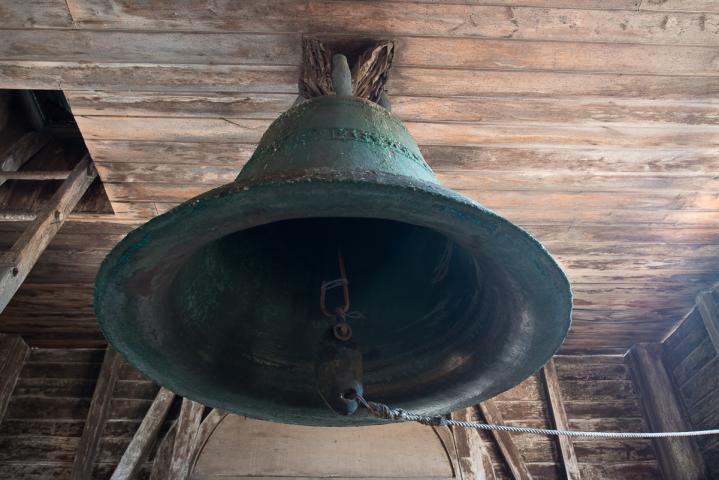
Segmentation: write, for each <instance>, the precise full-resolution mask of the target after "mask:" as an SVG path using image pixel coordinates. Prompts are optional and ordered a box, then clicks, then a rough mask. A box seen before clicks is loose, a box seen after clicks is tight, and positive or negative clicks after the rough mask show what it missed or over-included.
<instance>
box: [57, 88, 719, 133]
mask: <svg viewBox="0 0 719 480" xmlns="http://www.w3.org/2000/svg"><path fill="white" fill-rule="evenodd" d="M67 97H68V101H69V102H70V104H71V105H72V110H73V113H74V114H75V115H111V116H112V115H117V116H148V117H157V116H168V117H230V118H259V119H274V118H275V117H277V115H279V114H280V113H282V112H283V111H285V110H287V109H288V108H290V107H291V106H292V104H293V102H294V100H295V99H296V96H295V95H293V94H228V93H206V94H191V93H185V94H166V93H161V92H146V93H143V92H113V91H110V92H108V91H101V92H98V91H78V92H72V91H71V92H68V93H67ZM392 112H393V113H394V114H395V115H397V116H399V117H400V118H401V119H402V120H404V121H444V122H450V121H451V122H482V123H504V122H558V123H559V122H577V123H588V122H598V123H604V122H663V123H678V124H684V123H686V124H691V125H699V124H713V125H716V124H719V114H717V113H716V104H715V103H713V102H709V101H695V102H690V101H687V100H661V99H659V100H657V99H650V100H645V99H623V100H621V101H617V98H616V97H607V98H601V97H579V98H568V97H567V98H561V97H560V98H551V99H549V98H522V97H498V96H487V97H477V96H472V97H455V98H447V97H441V96H436V97H428V96H408V95H393V96H392Z"/></svg>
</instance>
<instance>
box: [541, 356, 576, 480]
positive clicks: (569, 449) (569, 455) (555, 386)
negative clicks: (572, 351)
mask: <svg viewBox="0 0 719 480" xmlns="http://www.w3.org/2000/svg"><path fill="white" fill-rule="evenodd" d="M542 376H543V378H544V385H545V387H546V389H547V398H548V399H549V402H548V407H549V411H550V413H551V415H552V418H553V419H554V425H555V427H556V428H557V429H558V430H569V421H568V420H567V412H566V410H565V409H564V401H563V400H562V391H561V389H560V388H559V378H558V377H557V368H556V367H555V366H554V359H551V358H550V359H549V361H548V362H547V364H546V365H544V368H542ZM557 440H558V441H559V450H560V452H561V454H562V467H563V468H564V475H565V478H566V479H567V480H579V479H580V478H581V475H580V474H579V463H578V462H577V454H576V453H575V452H574V445H573V444H572V439H571V438H569V437H557Z"/></svg>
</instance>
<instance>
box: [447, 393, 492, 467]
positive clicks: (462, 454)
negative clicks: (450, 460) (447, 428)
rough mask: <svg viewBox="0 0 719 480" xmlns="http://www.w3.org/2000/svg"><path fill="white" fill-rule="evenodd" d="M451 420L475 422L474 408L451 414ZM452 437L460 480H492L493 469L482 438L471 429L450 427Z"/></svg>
mask: <svg viewBox="0 0 719 480" xmlns="http://www.w3.org/2000/svg"><path fill="white" fill-rule="evenodd" d="M451 416H452V420H463V421H467V422H476V421H477V412H476V409H475V408H474V407H469V408H465V409H464V410H460V411H457V412H452V414H451ZM452 436H453V437H454V443H455V445H456V446H457V460H458V462H459V468H460V473H461V478H462V480H494V469H493V468H492V462H491V461H490V459H489V455H488V454H487V451H486V449H485V448H484V445H483V444H482V437H480V435H479V432H478V431H477V430H475V429H472V428H461V427H452Z"/></svg>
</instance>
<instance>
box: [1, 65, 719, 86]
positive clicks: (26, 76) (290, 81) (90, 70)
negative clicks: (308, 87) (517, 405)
mask: <svg viewBox="0 0 719 480" xmlns="http://www.w3.org/2000/svg"><path fill="white" fill-rule="evenodd" d="M298 77H299V65H282V66H274V65H272V66H267V65H203V64H188V63H182V64H171V63H160V64H152V63H128V64H123V63H107V62H95V63H85V62H57V61H47V62H36V61H22V60H21V61H12V60H11V61H2V60H0V87H2V88H26V89H50V90H53V89H64V90H72V89H76V90H85V89H97V90H103V89H118V90H124V91H127V90H128V89H132V90H151V91H157V90H161V91H170V92H175V91H183V90H184V91H200V92H203V91H204V92H206V91H210V92H218V91H225V92H263V93H292V94H294V95H297V78H298ZM669 83H672V82H671V81H669ZM701 88H702V91H705V92H706V91H707V89H709V90H712V91H713V87H711V86H709V87H707V86H706V85H705V86H704V87H701ZM697 94H701V91H698V92H697Z"/></svg>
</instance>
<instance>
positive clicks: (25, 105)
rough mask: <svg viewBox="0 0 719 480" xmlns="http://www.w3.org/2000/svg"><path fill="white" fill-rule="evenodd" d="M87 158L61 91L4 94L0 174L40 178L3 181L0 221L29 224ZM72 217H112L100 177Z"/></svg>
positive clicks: (1, 101) (0, 111) (0, 182)
mask: <svg viewBox="0 0 719 480" xmlns="http://www.w3.org/2000/svg"><path fill="white" fill-rule="evenodd" d="M86 153H87V148H86V146H85V143H84V141H83V139H82V135H81V134H80V130H79V129H78V127H77V124H76V123H75V118H74V116H73V114H72V112H71V110H70V106H69V105H68V103H67V100H66V99H65V96H64V95H63V93H62V92H61V91H59V90H0V171H4V172H15V171H16V172H20V173H24V172H27V174H28V175H31V176H32V172H38V173H41V172H42V174H45V175H38V177H43V176H44V178H42V179H40V178H34V177H33V178H24V179H5V178H0V221H13V220H31V219H32V218H33V217H34V215H35V213H36V212H37V211H38V210H39V209H40V208H42V206H43V205H44V204H45V203H46V202H47V201H48V200H49V199H50V197H51V196H52V195H53V194H54V193H55V191H56V190H57V189H58V188H59V187H60V185H61V184H62V182H63V175H64V174H65V173H67V172H69V171H70V170H72V169H73V168H74V167H75V165H76V164H77V163H78V162H79V161H80V159H82V157H83V156H84V155H85V154H86ZM73 213H74V214H92V215H112V214H113V210H112V206H111V204H110V201H109V200H108V197H107V194H106V193H105V188H104V187H103V185H102V182H101V181H100V179H99V178H97V179H96V180H95V182H94V183H93V184H92V186H91V187H90V188H89V189H88V191H87V192H86V193H85V195H84V196H83V198H82V200H80V202H79V203H78V205H77V207H76V208H75V210H74V211H73Z"/></svg>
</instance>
